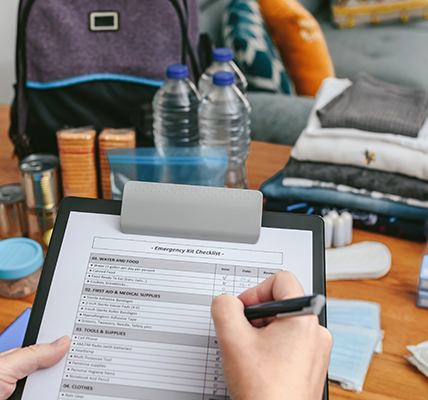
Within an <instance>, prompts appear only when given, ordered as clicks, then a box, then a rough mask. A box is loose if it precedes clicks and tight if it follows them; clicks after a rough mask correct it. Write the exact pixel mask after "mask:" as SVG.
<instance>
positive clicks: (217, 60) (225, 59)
mask: <svg viewBox="0 0 428 400" xmlns="http://www.w3.org/2000/svg"><path fill="white" fill-rule="evenodd" d="M219 71H228V72H233V73H234V74H235V85H236V86H237V87H238V89H239V90H240V91H241V92H242V93H243V94H245V93H246V91H247V86H248V82H247V79H246V78H245V75H244V74H243V73H242V72H241V70H240V69H239V68H238V67H237V65H236V64H235V63H234V62H233V52H232V50H230V49H227V48H225V47H222V48H218V49H214V50H213V62H212V64H211V65H210V66H209V67H208V68H207V69H206V70H205V71H204V72H203V73H202V75H201V77H200V78H199V82H198V89H199V93H200V95H201V97H202V98H203V97H204V96H206V95H207V94H208V93H209V92H210V91H211V90H212V88H213V76H214V74H215V73H216V72H219Z"/></svg>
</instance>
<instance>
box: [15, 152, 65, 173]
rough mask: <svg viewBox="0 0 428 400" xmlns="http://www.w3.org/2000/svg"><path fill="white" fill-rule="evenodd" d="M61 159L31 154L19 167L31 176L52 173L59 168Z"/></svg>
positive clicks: (48, 155) (42, 154)
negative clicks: (51, 171) (46, 172)
mask: <svg viewBox="0 0 428 400" xmlns="http://www.w3.org/2000/svg"><path fill="white" fill-rule="evenodd" d="M58 166H59V158H58V157H57V156H55V155H54V154H45V153H38V154H31V155H29V156H27V157H25V158H24V159H22V160H21V161H20V163H19V165H18V167H19V169H20V170H21V171H22V172H26V173H29V174H33V173H40V172H45V171H50V170H53V169H56V168H58Z"/></svg>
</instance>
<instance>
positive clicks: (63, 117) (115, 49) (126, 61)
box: [9, 0, 199, 158]
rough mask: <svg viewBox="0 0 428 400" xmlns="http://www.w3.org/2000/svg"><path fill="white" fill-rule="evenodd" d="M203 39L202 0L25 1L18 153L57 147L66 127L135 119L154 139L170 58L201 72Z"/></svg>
mask: <svg viewBox="0 0 428 400" xmlns="http://www.w3.org/2000/svg"><path fill="white" fill-rule="evenodd" d="M198 41H199V26H198V5H197V1H196V0H144V1H142V0H128V1H125V2H121V1H113V0H93V1H83V0H74V1H72V2H70V1H66V0H21V2H20V7H19V15H18V39H17V48H16V76H17V84H16V87H15V99H14V102H13V105H12V113H11V117H12V123H11V127H10V131H9V135H10V138H11V139H12V141H13V143H14V145H15V153H16V154H17V155H18V157H19V158H22V157H24V156H25V155H28V154H31V153H39V152H45V153H54V154H56V153H57V152H58V149H57V143H56V131H58V130H59V129H62V128H63V127H65V126H67V127H79V126H87V125H91V126H93V127H95V128H96V129H97V130H101V129H103V128H105V127H111V128H123V127H130V126H134V127H135V128H136V131H137V145H139V146H141V145H152V136H151V101H152V98H153V95H154V93H155V92H156V90H157V89H158V88H159V87H160V86H161V85H162V84H163V80H164V79H165V77H166V69H167V67H168V66H169V65H171V64H177V63H182V64H187V65H188V67H189V70H190V71H191V74H190V76H191V78H192V79H194V80H197V79H198V76H199V62H198V59H197V56H196V55H197V47H198Z"/></svg>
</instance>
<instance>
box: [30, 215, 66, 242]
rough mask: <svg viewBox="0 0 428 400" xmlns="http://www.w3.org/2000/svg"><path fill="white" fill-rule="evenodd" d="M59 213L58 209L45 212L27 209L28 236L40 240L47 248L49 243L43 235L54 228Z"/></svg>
mask: <svg viewBox="0 0 428 400" xmlns="http://www.w3.org/2000/svg"><path fill="white" fill-rule="evenodd" d="M57 214H58V210H57V209H54V210H50V211H43V212H40V211H32V210H27V219H28V237H29V238H31V239H33V240H35V241H37V242H39V243H40V244H41V245H42V246H43V248H45V249H46V248H47V245H46V244H45V242H44V240H43V237H44V235H45V233H46V232H47V231H48V230H50V229H52V228H53V226H54V224H55V219H56V216H57Z"/></svg>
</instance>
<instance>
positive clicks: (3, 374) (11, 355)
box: [0, 336, 70, 400]
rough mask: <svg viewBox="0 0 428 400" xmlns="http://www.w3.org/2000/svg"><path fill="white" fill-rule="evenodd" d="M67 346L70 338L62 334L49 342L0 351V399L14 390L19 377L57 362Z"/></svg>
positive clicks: (5, 397)
mask: <svg viewBox="0 0 428 400" xmlns="http://www.w3.org/2000/svg"><path fill="white" fill-rule="evenodd" d="M69 347H70V338H69V337H68V336H63V337H62V338H59V339H58V340H55V342H52V343H50V344H35V345H33V346H29V347H24V348H16V349H12V350H9V351H5V352H4V353H0V400H4V399H7V398H8V397H9V396H10V395H11V394H12V393H13V392H14V390H15V387H16V382H17V381H18V380H19V379H22V378H25V377H26V376H27V375H30V374H32V373H33V372H34V371H36V370H37V369H40V368H48V367H51V366H52V365H55V364H56V363H57V362H59V361H60V360H61V359H62V358H63V357H64V356H65V354H66V353H67V351H68V349H69Z"/></svg>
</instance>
